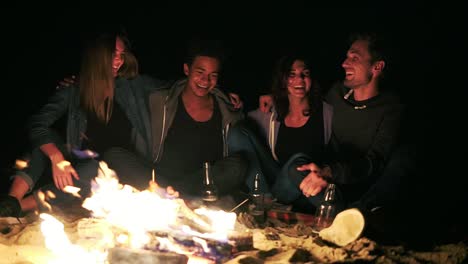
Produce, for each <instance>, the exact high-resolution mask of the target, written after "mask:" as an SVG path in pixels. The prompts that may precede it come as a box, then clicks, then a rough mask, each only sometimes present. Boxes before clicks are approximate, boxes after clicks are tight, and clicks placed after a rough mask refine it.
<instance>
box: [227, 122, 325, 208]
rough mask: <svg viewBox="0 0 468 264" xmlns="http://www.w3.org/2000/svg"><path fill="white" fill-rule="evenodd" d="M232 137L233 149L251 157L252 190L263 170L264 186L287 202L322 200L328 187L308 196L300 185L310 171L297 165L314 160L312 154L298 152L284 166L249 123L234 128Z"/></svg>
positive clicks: (309, 203)
mask: <svg viewBox="0 0 468 264" xmlns="http://www.w3.org/2000/svg"><path fill="white" fill-rule="evenodd" d="M229 139H230V141H229V144H230V149H232V150H233V151H237V152H240V153H242V155H244V156H245V157H246V158H247V160H248V163H249V166H248V169H247V176H246V185H247V187H248V188H249V191H250V192H251V191H252V190H253V183H254V177H255V174H257V173H259V175H260V186H259V187H260V190H261V191H263V192H265V193H271V194H272V195H273V197H275V198H277V199H278V201H279V202H281V203H283V204H296V203H297V204H301V205H300V207H307V208H314V207H316V206H317V205H319V203H320V202H321V201H322V199H323V195H324V191H322V192H321V193H319V194H317V195H315V196H311V197H308V198H306V197H305V196H304V195H303V194H302V191H301V190H300V189H299V185H300V183H301V181H302V179H303V178H304V177H305V176H306V175H307V174H308V172H301V171H298V170H297V167H298V166H300V165H303V164H307V163H310V162H312V161H311V159H310V157H308V156H307V155H305V154H302V153H298V154H295V155H293V156H292V157H291V158H290V159H289V160H288V161H286V163H285V164H284V165H283V166H280V164H279V163H278V162H277V161H276V160H274V158H273V155H272V154H271V151H270V148H269V147H268V146H267V145H266V144H262V142H261V141H260V140H259V137H258V136H257V135H256V134H255V132H254V131H253V130H252V129H251V128H250V127H249V126H248V125H247V124H246V123H240V124H238V125H236V126H235V127H233V128H231V131H230V138H229ZM310 210H313V209H310ZM310 210H309V211H310Z"/></svg>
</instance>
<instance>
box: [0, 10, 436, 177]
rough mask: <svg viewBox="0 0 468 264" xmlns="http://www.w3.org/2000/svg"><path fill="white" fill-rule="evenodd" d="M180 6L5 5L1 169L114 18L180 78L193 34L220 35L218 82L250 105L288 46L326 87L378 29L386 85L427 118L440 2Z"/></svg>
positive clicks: (142, 51) (159, 72)
mask: <svg viewBox="0 0 468 264" xmlns="http://www.w3.org/2000/svg"><path fill="white" fill-rule="evenodd" d="M180 7H181V6H176V5H173V6H169V5H167V6H165V5H160V6H155V7H151V8H150V7H146V8H129V7H126V6H120V7H108V8H91V7H89V8H87V9H86V8H84V7H72V8H64V9H60V8H59V9H58V10H56V11H44V10H43V11H41V12H38V11H37V10H34V8H31V9H30V10H29V11H28V10H24V9H22V8H19V7H18V8H7V9H5V10H3V12H4V14H7V15H8V16H5V17H2V29H3V32H2V35H3V43H4V44H6V47H4V48H3V51H4V52H3V56H4V57H3V62H4V64H3V65H4V66H6V74H5V75H6V78H7V82H6V84H5V83H4V84H3V85H2V86H3V89H2V94H3V96H2V101H3V102H2V109H1V110H2V113H4V115H3V117H4V119H3V121H2V123H3V129H2V130H3V136H2V137H1V144H2V156H3V157H2V159H1V160H2V168H5V167H8V166H10V165H9V164H10V163H11V162H12V160H13V159H14V158H15V157H17V156H18V155H19V154H20V153H21V152H22V151H23V149H24V148H25V147H27V140H26V139H27V137H26V135H25V131H24V127H23V126H24V122H25V120H26V119H27V118H28V117H29V115H30V114H32V113H34V111H37V109H38V108H39V107H40V106H41V105H43V104H44V103H45V102H46V100H47V97H48V96H49V95H51V94H52V93H53V92H54V90H55V86H56V85H57V82H58V81H59V80H61V79H62V78H63V77H65V76H70V75H72V74H74V73H77V71H78V67H79V58H80V52H81V45H82V41H83V39H84V38H86V37H87V36H88V35H89V34H90V32H93V31H95V30H96V29H98V28H103V27H107V26H109V25H113V24H115V25H117V24H118V25H122V26H124V27H125V28H126V29H127V31H128V33H129V37H130V39H131V41H132V46H133V50H134V51H135V53H136V55H137V58H138V59H139V62H140V66H141V67H140V69H141V72H142V73H146V74H150V75H152V76H155V77H159V78H162V79H173V78H177V77H180V76H182V59H183V53H184V48H185V44H186V42H187V40H188V39H190V38H191V37H193V36H197V35H211V36H214V37H218V38H220V39H222V40H223V41H224V43H225V44H226V46H227V48H228V50H229V51H230V57H229V58H228V61H227V62H226V64H225V68H224V70H225V71H224V73H223V75H222V77H223V79H222V80H221V82H222V85H223V87H224V88H225V89H226V90H227V91H233V92H236V93H238V94H240V95H241V97H242V99H243V101H244V102H245V108H246V110H251V109H253V108H256V107H257V100H258V95H259V93H260V91H262V90H267V89H268V84H269V80H270V73H271V68H272V64H273V62H274V61H275V60H276V58H277V57H278V56H279V55H280V54H282V53H284V52H286V51H287V50H289V49H290V48H297V47H298V48H300V49H303V50H306V51H307V52H308V53H309V54H310V55H311V57H313V61H314V65H315V66H316V68H315V69H312V70H313V71H315V72H316V73H317V74H318V76H319V79H320V82H321V84H322V87H323V88H324V89H326V88H328V87H329V85H330V84H331V83H332V82H333V81H334V80H338V79H340V78H341V77H342V76H343V72H342V69H341V66H340V65H341V62H342V61H343V58H344V55H345V53H346V50H347V48H348V43H347V37H348V34H349V33H350V32H352V31H355V30H375V31H378V32H379V33H380V34H382V35H384V37H385V38H386V39H387V40H388V41H389V43H391V44H390V45H391V46H392V55H393V59H392V61H391V62H390V63H389V65H388V75H389V78H388V79H389V80H391V82H390V84H391V85H390V86H391V87H392V88H394V89H395V90H397V91H398V92H399V93H400V94H401V96H402V98H403V100H404V101H406V102H411V107H412V108H413V109H414V111H413V112H414V113H417V114H416V115H419V114H421V113H422V115H421V116H424V113H425V112H426V110H428V109H426V107H425V102H426V101H427V100H426V95H427V94H428V91H430V90H432V89H435V88H436V87H437V85H436V84H435V83H434V78H433V74H432V73H433V72H435V71H434V68H435V67H439V65H437V61H438V60H439V57H440V56H441V52H440V50H439V45H438V41H439V38H438V32H439V31H440V30H441V29H442V28H441V21H442V12H441V11H440V10H439V9H435V8H434V9H430V8H423V7H420V6H415V7H408V6H406V7H405V8H404V9H403V8H396V7H393V6H386V5H384V4H382V5H380V6H374V7H372V8H370V7H356V8H342V9H336V8H334V9H331V8H330V9H324V8H315V7H309V6H307V5H301V4H297V3H291V4H287V5H286V4H283V5H276V6H275V5H271V6H268V8H267V7H266V6H264V7H262V8H260V7H257V8H253V7H252V6H251V5H242V4H236V5H232V4H223V6H217V5H209V4H206V5H203V6H200V5H197V4H192V5H191V6H186V7H185V8H180ZM415 121H416V122H422V121H423V120H422V119H421V118H417V119H415ZM421 125H423V124H422V123H421V124H420V125H418V126H416V127H421Z"/></svg>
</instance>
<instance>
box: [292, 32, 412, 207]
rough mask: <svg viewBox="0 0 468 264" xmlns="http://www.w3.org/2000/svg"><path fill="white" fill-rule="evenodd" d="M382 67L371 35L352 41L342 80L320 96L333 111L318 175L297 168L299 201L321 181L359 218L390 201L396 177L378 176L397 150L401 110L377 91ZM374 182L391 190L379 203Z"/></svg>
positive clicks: (381, 56)
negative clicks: (334, 187) (359, 214)
mask: <svg viewBox="0 0 468 264" xmlns="http://www.w3.org/2000/svg"><path fill="white" fill-rule="evenodd" d="M386 61H387V58H386V57H385V53H384V50H383V48H382V46H381V43H380V42H379V39H378V38H377V37H376V36H375V35H374V34H369V33H365V34H356V35H353V36H352V38H351V46H350V48H349V49H348V51H347V54H346V59H345V60H344V61H343V63H342V67H343V69H344V71H345V78H344V80H343V82H342V83H339V84H337V85H335V86H333V87H332V88H331V89H330V90H329V91H328V93H327V95H326V100H327V102H328V103H330V104H331V105H332V106H333V121H332V137H331V140H330V143H329V146H328V150H329V154H330V155H329V157H328V160H327V161H326V162H325V164H326V165H325V166H322V168H321V169H317V165H316V164H315V163H309V164H304V165H302V166H300V167H299V170H300V171H303V173H307V176H306V177H305V178H304V179H303V180H302V182H301V183H300V185H299V188H300V189H301V190H302V192H303V193H304V195H306V196H313V195H316V194H318V193H320V192H321V191H322V190H323V189H321V188H319V186H323V182H324V181H326V182H334V183H336V184H337V185H338V186H339V189H340V191H341V193H342V198H343V202H344V204H345V205H346V206H348V207H358V208H360V209H361V210H362V211H363V212H364V213H366V212H367V211H370V210H372V209H374V208H376V207H378V206H382V205H383V204H385V203H387V202H389V201H393V200H394V199H395V197H392V196H394V195H396V192H395V193H393V189H395V188H399V187H400V186H399V185H400V179H399V177H396V176H393V175H392V176H391V177H389V176H385V177H383V176H384V175H385V173H387V174H388V173H389V172H387V171H389V170H391V168H388V167H387V164H388V163H389V160H391V157H392V153H393V152H394V150H395V148H396V147H397V145H398V140H399V134H400V126H401V123H402V115H403V111H404V107H403V105H402V104H401V102H400V100H399V98H398V97H397V96H396V95H395V94H394V93H392V92H390V91H386V90H385V91H384V90H382V89H380V86H379V84H380V81H381V79H382V77H383V71H384V69H385V67H386ZM405 155H406V152H405ZM397 159H398V162H397V161H396V160H397ZM395 162H397V163H400V158H399V157H395V161H393V163H391V164H394V163H395ZM408 162H409V161H408ZM392 174H393V172H392ZM388 179H391V180H390V181H389V180H388ZM380 180H384V181H385V182H388V183H386V185H387V187H389V188H388V190H390V189H392V191H388V192H387V194H386V196H385V197H383V196H382V192H380V191H376V189H375V185H376V183H378V182H379V181H380ZM377 185H378V184H377Z"/></svg>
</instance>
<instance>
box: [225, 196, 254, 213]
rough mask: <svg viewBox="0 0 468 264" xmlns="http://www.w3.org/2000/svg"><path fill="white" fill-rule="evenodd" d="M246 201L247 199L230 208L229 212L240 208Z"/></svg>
mask: <svg viewBox="0 0 468 264" xmlns="http://www.w3.org/2000/svg"><path fill="white" fill-rule="evenodd" d="M247 201H249V198H246V199H245V200H244V201H242V202H240V204H238V205H236V207H234V208H232V209H231V210H230V211H229V212H234V211H235V210H236V209H237V208H239V207H241V206H242V205H243V204H245V203H246V202H247Z"/></svg>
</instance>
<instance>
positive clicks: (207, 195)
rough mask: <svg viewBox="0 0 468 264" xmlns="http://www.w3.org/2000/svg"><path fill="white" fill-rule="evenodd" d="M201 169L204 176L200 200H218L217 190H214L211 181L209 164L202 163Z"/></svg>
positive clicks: (214, 186)
mask: <svg viewBox="0 0 468 264" xmlns="http://www.w3.org/2000/svg"><path fill="white" fill-rule="evenodd" d="M203 169H204V171H205V175H204V178H203V193H202V199H203V201H205V202H215V201H217V200H218V189H217V188H216V185H215V184H214V181H213V177H212V175H211V166H210V163H209V162H205V163H203Z"/></svg>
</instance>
